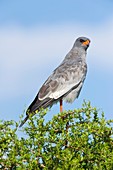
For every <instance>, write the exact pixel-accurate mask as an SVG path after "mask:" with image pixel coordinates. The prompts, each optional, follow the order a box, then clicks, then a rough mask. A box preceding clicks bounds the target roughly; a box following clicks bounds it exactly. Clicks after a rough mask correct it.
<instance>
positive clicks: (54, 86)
mask: <svg viewBox="0 0 113 170" xmlns="http://www.w3.org/2000/svg"><path fill="white" fill-rule="evenodd" d="M89 44H90V40H89V39H88V38H86V37H79V38H78V39H76V41H75V43H74V45H73V47H72V49H71V50H70V51H69V53H68V54H67V55H66V57H65V58H64V60H63V61H62V63H61V64H60V65H59V66H58V67H57V68H56V69H55V70H54V71H53V73H52V74H51V75H50V76H49V77H48V79H47V80H46V81H45V83H44V84H43V85H42V87H41V88H40V90H39V92H38V94H37V96H36V97H35V99H34V101H33V102H32V103H31V105H30V106H29V107H28V109H27V111H26V118H25V119H24V120H23V121H22V122H21V124H20V127H21V126H22V125H23V124H24V123H25V122H26V121H27V119H28V118H29V115H31V116H33V115H34V114H35V112H36V111H37V110H38V111H40V109H41V108H44V109H45V108H47V107H49V106H50V107H51V106H52V105H53V104H54V103H56V102H58V101H60V112H62V111H63V110H62V100H65V101H67V102H70V103H72V102H73V101H74V100H75V99H76V98H77V97H78V96H79V94H80V91H81V88H82V86H83V83H84V80H85V77H86V73H87V64H86V51H87V48H88V47H89Z"/></svg>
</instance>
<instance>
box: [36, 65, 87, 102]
mask: <svg viewBox="0 0 113 170" xmlns="http://www.w3.org/2000/svg"><path fill="white" fill-rule="evenodd" d="M86 71H87V67H86V64H84V65H83V64H82V63H81V64H80V63H79V64H78V63H74V62H73V63H69V62H68V63H67V62H64V63H62V64H61V65H60V66H59V67H58V68H57V69H56V70H55V71H54V72H53V74H52V75H51V76H50V77H49V78H48V79H47V81H46V82H45V83H44V84H43V86H42V87H41V89H40V90H39V93H38V99H39V100H40V101H43V100H44V99H46V98H51V99H55V100H56V99H58V98H60V97H61V96H64V95H65V94H66V93H68V92H69V91H70V90H71V89H73V88H74V87H75V88H76V87H77V85H79V84H80V83H81V82H82V81H84V79H85V76H86Z"/></svg>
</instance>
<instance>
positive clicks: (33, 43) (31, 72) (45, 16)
mask: <svg viewBox="0 0 113 170" xmlns="http://www.w3.org/2000/svg"><path fill="white" fill-rule="evenodd" d="M79 36H86V37H88V38H90V39H91V45H90V47H89V49H88V54H87V63H88V74H87V78H86V80H85V83H84V86H83V89H82V91H81V93H80V96H79V98H78V99H77V100H75V102H74V103H73V104H64V108H65V109H66V110H68V109H74V108H78V107H81V105H82V103H83V99H86V101H88V100H90V101H91V103H92V105H93V106H96V107H98V108H100V109H102V110H103V111H104V112H105V116H106V118H107V119H109V118H113V114H112V101H113V90H112V88H113V45H112V44H113V42H112V40H113V1H112V0H99V1H98V0H95V1H92V0H87V1H83V0H70V1H66V0H62V1H61V0H57V1H52V0H46V1H44V0H40V1H38V0H32V1H30V0H24V1H23V0H16V1H14V0H10V1H8V0H5V1H3V0H1V1H0V61H1V62H0V84H1V85H0V87H1V88H0V119H4V120H11V119H13V120H16V121H19V115H20V114H21V113H23V111H24V109H25V108H27V106H28V105H29V104H30V103H31V102H32V100H33V99H34V97H35V95H36V94H37V92H38V90H39V88H40V86H41V85H42V84H43V82H44V81H45V80H46V79H47V77H48V76H49V75H50V74H51V72H52V71H53V70H54V69H55V68H56V67H57V66H58V65H59V64H60V62H61V61H62V60H63V58H64V57H65V55H66V54H67V52H68V51H69V50H70V49H71V47H72V45H73V43H74V41H75V39H76V38H78V37H79ZM58 112H59V105H58V104H57V105H55V106H53V107H52V109H51V111H50V113H48V115H47V119H48V118H50V117H51V115H53V114H56V113H58Z"/></svg>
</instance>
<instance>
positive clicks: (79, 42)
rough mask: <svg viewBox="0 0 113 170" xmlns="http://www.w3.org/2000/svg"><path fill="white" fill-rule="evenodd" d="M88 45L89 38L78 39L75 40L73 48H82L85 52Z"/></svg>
mask: <svg viewBox="0 0 113 170" xmlns="http://www.w3.org/2000/svg"><path fill="white" fill-rule="evenodd" d="M89 44H90V39H89V38H86V37H79V38H77V39H76V41H75V43H74V46H73V47H78V48H82V49H84V50H85V51H86V50H87V48H88V47H89Z"/></svg>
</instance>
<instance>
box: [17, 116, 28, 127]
mask: <svg viewBox="0 0 113 170" xmlns="http://www.w3.org/2000/svg"><path fill="white" fill-rule="evenodd" d="M28 118H29V116H28V115H27V116H26V117H25V119H24V120H22V122H21V124H20V126H19V128H20V127H22V126H23V125H24V123H25V122H26V121H27V119H28Z"/></svg>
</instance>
